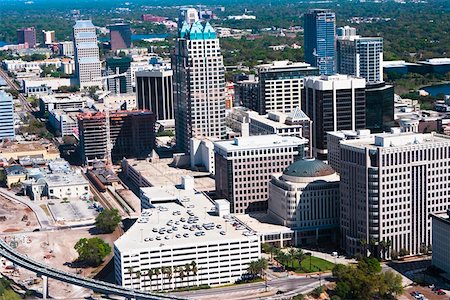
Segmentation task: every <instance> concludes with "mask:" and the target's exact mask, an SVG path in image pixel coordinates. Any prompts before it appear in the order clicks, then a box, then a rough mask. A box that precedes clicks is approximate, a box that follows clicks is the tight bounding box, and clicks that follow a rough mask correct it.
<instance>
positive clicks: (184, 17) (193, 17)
mask: <svg viewBox="0 0 450 300" xmlns="http://www.w3.org/2000/svg"><path fill="white" fill-rule="evenodd" d="M198 20H199V17H198V11H197V10H196V9H195V8H193V7H184V8H181V9H180V11H179V14H178V29H180V28H181V27H183V23H184V22H186V23H188V24H189V25H192V24H194V23H195V22H197V21H198Z"/></svg>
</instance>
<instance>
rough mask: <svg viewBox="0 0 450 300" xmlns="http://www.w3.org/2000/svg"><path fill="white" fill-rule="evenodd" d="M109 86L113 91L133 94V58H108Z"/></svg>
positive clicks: (109, 89)
mask: <svg viewBox="0 0 450 300" xmlns="http://www.w3.org/2000/svg"><path fill="white" fill-rule="evenodd" d="M106 72H107V76H108V79H107V81H106V82H107V86H108V87H107V88H108V91H110V92H111V93H113V94H115V95H118V94H131V93H133V86H132V85H131V58H130V57H126V56H125V57H116V56H115V57H111V58H109V59H107V60H106Z"/></svg>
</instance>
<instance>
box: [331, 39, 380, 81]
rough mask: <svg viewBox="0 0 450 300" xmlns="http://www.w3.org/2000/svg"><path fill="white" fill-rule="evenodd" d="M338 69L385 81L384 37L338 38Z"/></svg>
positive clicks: (349, 73)
mask: <svg viewBox="0 0 450 300" xmlns="http://www.w3.org/2000/svg"><path fill="white" fill-rule="evenodd" d="M337 70H338V73H340V74H347V75H353V76H356V77H362V78H364V79H366V82H368V83H377V82H382V81H383V38H379V37H360V36H357V35H352V36H343V37H339V38H338V39H337Z"/></svg>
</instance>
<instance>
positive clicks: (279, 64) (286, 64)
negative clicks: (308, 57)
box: [256, 60, 315, 72]
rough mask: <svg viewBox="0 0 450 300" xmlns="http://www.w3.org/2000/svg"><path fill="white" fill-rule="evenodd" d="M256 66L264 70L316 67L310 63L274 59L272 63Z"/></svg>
mask: <svg viewBox="0 0 450 300" xmlns="http://www.w3.org/2000/svg"><path fill="white" fill-rule="evenodd" d="M256 68H258V69H260V70H261V71H264V72H270V71H280V70H290V69H315V68H314V67H311V65H310V64H308V63H305V62H292V61H289V60H278V61H273V62H272V63H270V64H262V65H258V66H256Z"/></svg>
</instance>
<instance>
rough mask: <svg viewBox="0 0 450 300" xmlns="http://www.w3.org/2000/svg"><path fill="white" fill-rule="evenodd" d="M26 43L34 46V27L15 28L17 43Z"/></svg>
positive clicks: (31, 46)
mask: <svg viewBox="0 0 450 300" xmlns="http://www.w3.org/2000/svg"><path fill="white" fill-rule="evenodd" d="M25 43H27V44H28V47H30V48H35V47H36V28H34V27H28V28H21V29H17V44H25Z"/></svg>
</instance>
